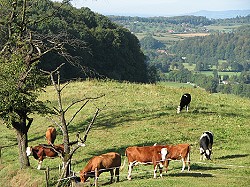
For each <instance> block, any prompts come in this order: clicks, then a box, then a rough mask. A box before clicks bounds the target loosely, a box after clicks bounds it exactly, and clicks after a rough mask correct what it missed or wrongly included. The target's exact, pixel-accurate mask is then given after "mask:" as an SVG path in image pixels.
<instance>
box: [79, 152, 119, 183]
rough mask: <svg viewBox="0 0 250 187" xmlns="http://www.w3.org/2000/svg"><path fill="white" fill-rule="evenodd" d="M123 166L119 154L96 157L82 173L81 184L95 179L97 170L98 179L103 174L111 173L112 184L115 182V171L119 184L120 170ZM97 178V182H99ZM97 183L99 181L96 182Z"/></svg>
mask: <svg viewBox="0 0 250 187" xmlns="http://www.w3.org/2000/svg"><path fill="white" fill-rule="evenodd" d="M120 166H121V156H120V155H119V154H118V153H115V152H110V153H106V154H102V155H100V156H94V157H93V158H91V159H90V160H89V162H88V164H87V165H86V166H85V167H84V168H83V170H81V171H80V179H81V182H82V183H84V182H85V181H86V180H87V179H88V178H89V177H95V170H97V178H98V177H99V175H100V174H101V173H102V172H108V171H109V172H110V175H111V179H110V183H112V182H113V176H114V170H115V176H116V177H117V180H116V181H117V182H118V181H119V168H120ZM97 178H96V180H97ZM96 182H97V181H96Z"/></svg>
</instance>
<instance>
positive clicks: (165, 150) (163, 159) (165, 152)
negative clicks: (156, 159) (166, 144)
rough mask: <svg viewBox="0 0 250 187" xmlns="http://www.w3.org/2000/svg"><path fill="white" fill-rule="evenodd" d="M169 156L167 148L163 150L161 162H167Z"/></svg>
mask: <svg viewBox="0 0 250 187" xmlns="http://www.w3.org/2000/svg"><path fill="white" fill-rule="evenodd" d="M167 154H168V150H167V148H162V149H161V160H162V161H165V160H166V158H167Z"/></svg>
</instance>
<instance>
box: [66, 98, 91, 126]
mask: <svg viewBox="0 0 250 187" xmlns="http://www.w3.org/2000/svg"><path fill="white" fill-rule="evenodd" d="M88 102H89V100H87V101H85V103H84V104H83V105H82V106H81V107H80V108H79V109H78V110H77V111H76V112H75V114H74V115H73V116H72V117H71V119H70V120H69V122H68V124H67V126H68V125H69V124H70V123H71V122H72V121H73V120H74V118H75V117H76V115H77V114H78V113H79V112H80V111H81V110H82V109H83V107H85V106H86V104H87V103H88Z"/></svg>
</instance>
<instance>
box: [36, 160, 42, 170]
mask: <svg viewBox="0 0 250 187" xmlns="http://www.w3.org/2000/svg"><path fill="white" fill-rule="evenodd" d="M42 162H43V160H40V159H39V161H38V166H37V169H39V170H40V169H41V167H42Z"/></svg>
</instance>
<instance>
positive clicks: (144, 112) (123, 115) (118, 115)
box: [68, 107, 169, 133]
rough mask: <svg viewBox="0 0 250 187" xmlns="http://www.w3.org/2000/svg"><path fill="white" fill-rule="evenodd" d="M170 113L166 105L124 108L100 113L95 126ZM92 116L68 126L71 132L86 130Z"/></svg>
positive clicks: (111, 125)
mask: <svg viewBox="0 0 250 187" xmlns="http://www.w3.org/2000/svg"><path fill="white" fill-rule="evenodd" d="M167 115H169V113H168V109H166V108H165V107H161V108H157V109H154V110H151V109H145V108H141V109H137V110H135V109H131V110H123V111H117V112H112V113H108V114H105V115H102V114H100V115H99V116H98V117H97V119H96V122H95V124H94V126H95V127H102V128H114V127H116V126H118V125H119V124H123V123H129V122H134V121H142V120H150V119H155V118H159V117H162V116H163V117H164V116H167ZM91 119H92V117H89V118H88V119H85V121H84V122H82V123H79V124H77V125H74V126H72V125H70V126H69V127H68V130H69V132H70V133H71V132H76V129H77V131H79V130H80V131H82V130H84V129H85V128H86V127H87V125H88V124H89V122H90V121H91Z"/></svg>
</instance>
